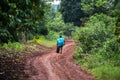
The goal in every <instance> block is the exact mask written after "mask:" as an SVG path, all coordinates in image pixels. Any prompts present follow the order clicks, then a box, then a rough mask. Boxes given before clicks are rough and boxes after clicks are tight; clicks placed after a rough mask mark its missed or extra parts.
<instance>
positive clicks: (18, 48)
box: [2, 42, 25, 51]
mask: <svg viewBox="0 0 120 80" xmlns="http://www.w3.org/2000/svg"><path fill="white" fill-rule="evenodd" d="M2 48H5V49H7V50H15V51H22V50H24V49H25V46H24V45H22V44H20V43H18V42H14V43H12V42H8V43H5V44H3V46H2Z"/></svg>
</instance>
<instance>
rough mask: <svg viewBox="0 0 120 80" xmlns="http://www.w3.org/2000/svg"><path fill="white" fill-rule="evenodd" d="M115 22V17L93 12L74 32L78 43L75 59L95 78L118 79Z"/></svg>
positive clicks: (118, 56)
mask: <svg viewBox="0 0 120 80" xmlns="http://www.w3.org/2000/svg"><path fill="white" fill-rule="evenodd" d="M115 24H116V23H115V18H112V17H109V16H106V15H105V14H95V15H93V16H91V17H90V19H89V21H88V22H87V23H85V24H84V27H81V28H80V29H78V30H77V31H76V33H75V40H76V42H77V43H79V44H78V47H77V49H76V52H75V54H74V58H75V61H76V62H77V63H79V64H82V65H83V66H84V67H87V68H89V69H90V70H91V71H92V72H93V74H94V75H96V77H97V80H118V79H119V73H120V69H119V66H120V64H119V63H120V47H119V46H120V44H119V43H118V42H117V38H116V36H115V35H114V31H115V28H116V26H115ZM109 66H110V67H109Z"/></svg>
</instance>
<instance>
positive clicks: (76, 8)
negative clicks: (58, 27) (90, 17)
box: [60, 0, 84, 26]
mask: <svg viewBox="0 0 120 80" xmlns="http://www.w3.org/2000/svg"><path fill="white" fill-rule="evenodd" d="M80 3H81V0H62V1H61V8H60V12H61V13H62V17H63V20H64V22H65V23H69V22H71V23H74V25H78V26H79V25H81V20H80V18H81V17H83V16H84V15H83V11H82V10H81V4H80Z"/></svg>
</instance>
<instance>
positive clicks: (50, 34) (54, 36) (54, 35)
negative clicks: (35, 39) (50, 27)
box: [46, 31, 59, 40]
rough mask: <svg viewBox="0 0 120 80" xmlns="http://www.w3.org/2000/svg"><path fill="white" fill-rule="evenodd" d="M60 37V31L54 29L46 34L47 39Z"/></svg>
mask: <svg viewBox="0 0 120 80" xmlns="http://www.w3.org/2000/svg"><path fill="white" fill-rule="evenodd" d="M58 37H59V33H57V32H54V31H49V33H48V35H47V36H46V39H47V40H56V39H57V38H58Z"/></svg>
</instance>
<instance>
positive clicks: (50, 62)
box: [26, 40, 95, 80]
mask: <svg viewBox="0 0 120 80" xmlns="http://www.w3.org/2000/svg"><path fill="white" fill-rule="evenodd" d="M74 49H75V44H74V43H73V42H72V41H71V40H68V41H67V42H66V45H65V46H64V48H63V53H62V54H58V53H56V51H55V49H51V50H48V51H47V52H46V54H44V55H38V56H34V57H31V58H28V59H27V62H26V69H27V70H26V73H27V74H29V79H28V80H95V79H94V78H92V76H91V74H90V73H88V72H87V71H86V70H85V69H82V68H80V66H78V65H76V64H75V63H73V61H72V55H73V51H74Z"/></svg>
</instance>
